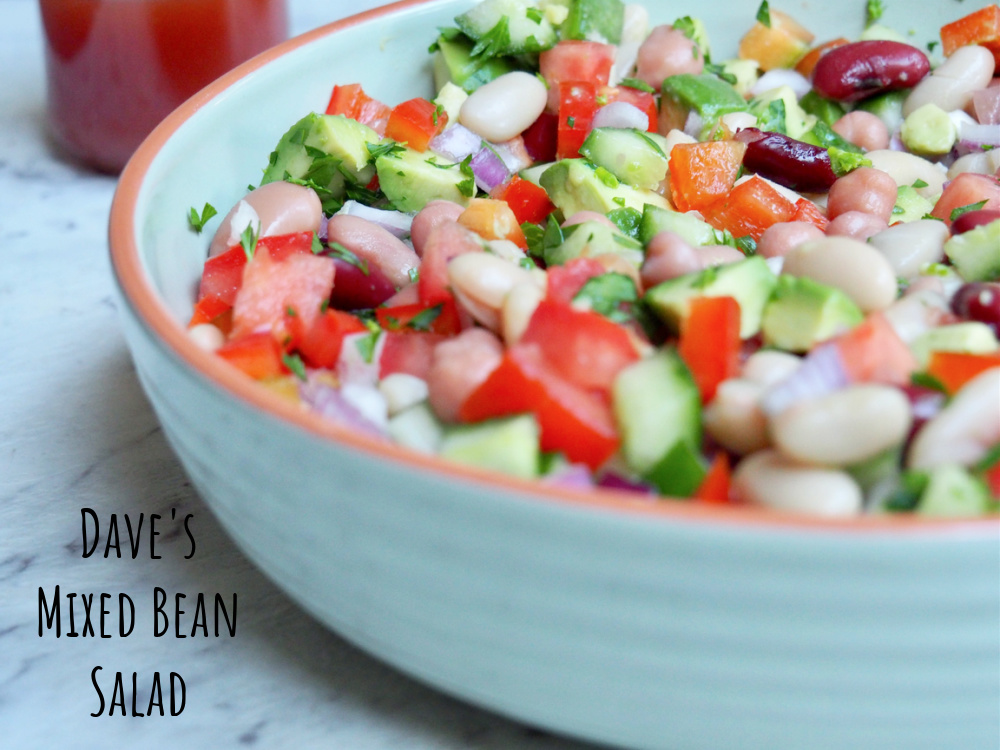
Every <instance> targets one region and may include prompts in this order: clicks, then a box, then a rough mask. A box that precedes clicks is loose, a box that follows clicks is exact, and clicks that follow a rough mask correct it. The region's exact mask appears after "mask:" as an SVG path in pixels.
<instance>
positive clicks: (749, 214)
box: [701, 175, 795, 240]
mask: <svg viewBox="0 0 1000 750" xmlns="http://www.w3.org/2000/svg"><path fill="white" fill-rule="evenodd" d="M701 213H702V215H703V216H704V217H705V220H706V221H707V222H708V223H709V224H711V225H712V226H713V227H715V228H716V229H728V230H729V231H730V232H732V234H733V236H734V237H743V236H745V235H750V236H751V237H753V238H754V239H755V240H759V239H760V236H761V235H762V234H764V230H765V229H767V228H768V227H769V226H771V225H772V224H777V223H778V222H779V221H791V220H792V217H794V216H795V205H794V204H793V203H792V202H791V201H789V200H788V199H787V198H785V196H783V195H782V194H781V193H779V192H778V191H777V190H776V189H775V188H774V187H772V186H771V185H770V184H768V182H767V181H765V180H763V179H761V178H760V177H757V176H756V175H754V176H753V177H751V178H750V179H749V180H746V181H745V182H741V183H740V184H739V185H737V186H736V187H734V188H733V189H732V192H730V193H729V195H727V196H726V197H725V198H722V199H721V200H718V201H716V202H715V203H712V204H710V205H708V206H705V207H704V208H703V209H701Z"/></svg>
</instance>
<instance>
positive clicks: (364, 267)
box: [329, 242, 368, 276]
mask: <svg viewBox="0 0 1000 750" xmlns="http://www.w3.org/2000/svg"><path fill="white" fill-rule="evenodd" d="M329 254H330V257H332V258H338V259H340V260H342V261H344V262H345V263H350V264H351V265H352V266H354V267H355V268H357V269H358V270H360V271H361V273H363V274H364V275H365V276H367V275H368V261H365V260H362V259H361V258H359V257H358V256H357V255H355V254H354V253H353V252H352V251H350V250H348V249H347V248H346V247H344V246H343V245H341V244H340V243H339V242H331V243H330V252H329Z"/></svg>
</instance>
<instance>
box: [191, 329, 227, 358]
mask: <svg viewBox="0 0 1000 750" xmlns="http://www.w3.org/2000/svg"><path fill="white" fill-rule="evenodd" d="M188 336H189V337H190V339H191V340H192V341H193V342H194V343H195V344H197V345H198V346H199V347H200V348H202V349H204V350H205V351H206V352H214V351H215V350H216V349H218V348H219V347H220V346H222V345H223V344H224V343H226V336H225V334H224V333H223V332H222V331H220V330H219V329H218V328H216V327H215V326H213V325H212V324H211V323H200V324H199V325H196V326H191V327H190V328H188Z"/></svg>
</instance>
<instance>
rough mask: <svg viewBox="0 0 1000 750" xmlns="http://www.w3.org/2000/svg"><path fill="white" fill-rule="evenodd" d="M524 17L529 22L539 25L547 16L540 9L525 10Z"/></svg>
mask: <svg viewBox="0 0 1000 750" xmlns="http://www.w3.org/2000/svg"><path fill="white" fill-rule="evenodd" d="M524 15H525V16H526V17H527V18H528V20H529V21H534V22H535V23H537V24H541V22H542V21H544V20H545V14H544V13H543V12H542V11H541V10H539V9H538V8H525V10H524Z"/></svg>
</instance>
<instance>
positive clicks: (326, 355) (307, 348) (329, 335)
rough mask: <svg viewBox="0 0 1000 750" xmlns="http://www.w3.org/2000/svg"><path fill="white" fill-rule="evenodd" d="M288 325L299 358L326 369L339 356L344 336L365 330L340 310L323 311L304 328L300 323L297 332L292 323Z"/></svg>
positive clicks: (330, 367)
mask: <svg viewBox="0 0 1000 750" xmlns="http://www.w3.org/2000/svg"><path fill="white" fill-rule="evenodd" d="M288 328H289V329H290V330H291V331H292V332H293V339H294V348H296V349H297V350H298V352H299V354H300V355H302V361H303V362H305V363H306V364H307V365H309V366H310V367H324V368H327V369H330V370H332V369H333V368H335V367H336V366H337V360H338V359H340V350H341V348H342V347H343V344H344V337H345V336H347V335H348V334H351V333H362V332H364V331H366V330H367V329H366V328H365V324H364V323H362V322H361V321H360V320H359V319H358V318H356V317H355V316H353V315H351V314H350V313H345V312H341V311H340V310H326V311H324V312H323V314H322V315H318V316H317V317H316V319H315V320H313V322H312V323H311V324H310V325H309V326H308V327H306V326H304V325H303V326H302V330H301V331H297V330H296V328H297V326H296V325H294V324H292V325H289V326H288Z"/></svg>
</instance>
